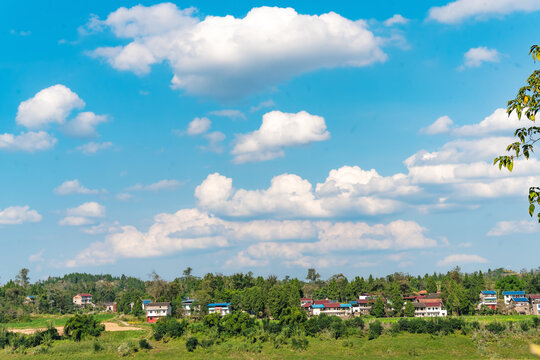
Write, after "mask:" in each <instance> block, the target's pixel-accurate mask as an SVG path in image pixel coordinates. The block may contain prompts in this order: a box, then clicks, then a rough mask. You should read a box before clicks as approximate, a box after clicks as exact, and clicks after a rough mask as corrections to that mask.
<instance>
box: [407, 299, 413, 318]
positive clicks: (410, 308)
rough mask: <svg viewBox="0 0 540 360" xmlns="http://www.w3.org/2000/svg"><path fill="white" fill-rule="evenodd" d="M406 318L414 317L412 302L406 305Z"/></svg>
mask: <svg viewBox="0 0 540 360" xmlns="http://www.w3.org/2000/svg"><path fill="white" fill-rule="evenodd" d="M405 316H406V317H414V304H413V303H412V302H411V301H408V302H407V304H406V305H405Z"/></svg>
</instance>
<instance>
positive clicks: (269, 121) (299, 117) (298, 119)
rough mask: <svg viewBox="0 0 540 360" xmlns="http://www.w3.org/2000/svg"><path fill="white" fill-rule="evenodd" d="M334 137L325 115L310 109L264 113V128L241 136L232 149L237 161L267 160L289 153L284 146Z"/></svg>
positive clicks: (238, 136)
mask: <svg viewBox="0 0 540 360" xmlns="http://www.w3.org/2000/svg"><path fill="white" fill-rule="evenodd" d="M329 138H330V133H329V132H328V131H327V130H326V123H325V121H324V118H323V117H321V116H317V115H311V114H309V113H308V112H306V111H300V112H299V113H296V114H294V113H283V112H281V111H271V112H269V113H266V114H264V115H263V121H262V124H261V127H260V128H259V129H258V130H256V131H254V132H251V133H248V134H242V135H237V138H236V143H235V146H234V148H233V150H232V151H231V153H232V154H233V155H235V158H234V161H235V162H236V163H244V162H252V161H265V160H271V159H274V158H277V157H282V156H284V155H285V153H284V151H283V148H284V147H288V146H299V145H305V144H309V143H311V142H316V141H323V140H327V139H329Z"/></svg>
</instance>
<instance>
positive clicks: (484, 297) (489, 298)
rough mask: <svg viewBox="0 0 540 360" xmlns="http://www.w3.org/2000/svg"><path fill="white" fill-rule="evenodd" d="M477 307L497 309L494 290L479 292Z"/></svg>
mask: <svg viewBox="0 0 540 360" xmlns="http://www.w3.org/2000/svg"><path fill="white" fill-rule="evenodd" d="M478 306H479V307H480V308H481V307H482V306H487V307H489V308H490V309H493V310H495V309H496V308H497V292H496V291H495V290H483V291H480V302H479V303H478Z"/></svg>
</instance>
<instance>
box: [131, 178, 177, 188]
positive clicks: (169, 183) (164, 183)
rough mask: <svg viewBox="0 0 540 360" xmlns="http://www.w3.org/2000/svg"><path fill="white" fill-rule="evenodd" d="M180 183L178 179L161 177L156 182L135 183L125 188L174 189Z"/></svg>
mask: <svg viewBox="0 0 540 360" xmlns="http://www.w3.org/2000/svg"><path fill="white" fill-rule="evenodd" d="M180 185H182V183H181V182H180V181H178V180H169V179H163V180H160V181H158V182H155V183H153V184H149V185H142V184H135V185H133V186H130V187H129V188H127V189H126V190H128V191H161V190H174V189H176V188H177V187H179V186H180Z"/></svg>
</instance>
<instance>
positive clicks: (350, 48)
mask: <svg viewBox="0 0 540 360" xmlns="http://www.w3.org/2000/svg"><path fill="white" fill-rule="evenodd" d="M102 24H103V25H105V26H107V27H109V28H110V29H111V30H112V31H113V33H114V34H115V35H116V36H117V37H122V38H129V39H132V42H130V43H129V44H127V45H125V46H117V47H101V48H98V49H96V50H94V51H92V52H91V53H90V54H91V55H92V56H95V57H102V58H105V59H106V60H107V61H108V62H109V64H110V65H111V66H112V67H114V68H115V69H118V70H127V71H133V72H135V73H137V74H145V73H148V72H149V71H150V66H151V65H153V64H157V63H161V62H167V63H168V64H170V66H171V68H172V71H173V74H174V77H173V80H172V83H173V86H174V87H176V88H179V89H183V90H185V91H186V92H187V93H189V94H196V95H204V96H211V97H217V98H235V97H240V96H245V95H247V94H251V93H253V92H257V91H261V90H265V89H268V88H269V87H272V86H274V85H277V84H279V83H280V82H282V81H284V80H287V79H290V78H291V77H294V76H296V75H299V74H302V73H306V72H310V71H314V70H317V69H321V68H335V67H343V66H353V67H360V66H367V65H370V64H373V63H375V62H383V61H385V60H386V55H385V54H384V52H383V51H382V50H381V48H380V44H381V42H382V41H381V39H379V38H377V37H376V36H375V35H374V34H373V33H372V32H371V31H369V30H368V29H367V23H366V22H365V21H363V20H358V21H352V20H349V19H346V18H344V17H342V16H340V15H339V14H336V13H333V12H331V13H328V14H323V15H320V16H318V15H301V14H298V13H297V12H296V11H295V10H294V9H292V8H277V7H260V8H253V9H252V10H251V11H249V12H248V14H247V15H246V16H245V17H244V18H235V17H233V16H230V15H227V16H224V17H219V16H207V17H206V18H205V19H203V20H199V19H198V18H196V17H195V16H194V11H193V9H187V10H179V9H178V8H177V7H176V6H175V5H174V4H170V3H162V4H157V5H154V6H150V7H145V6H141V5H138V6H135V7H132V8H129V9H127V8H120V9H118V10H116V11H114V12H112V13H111V14H109V16H108V17H107V19H105V20H104V21H103V22H102Z"/></svg>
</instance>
